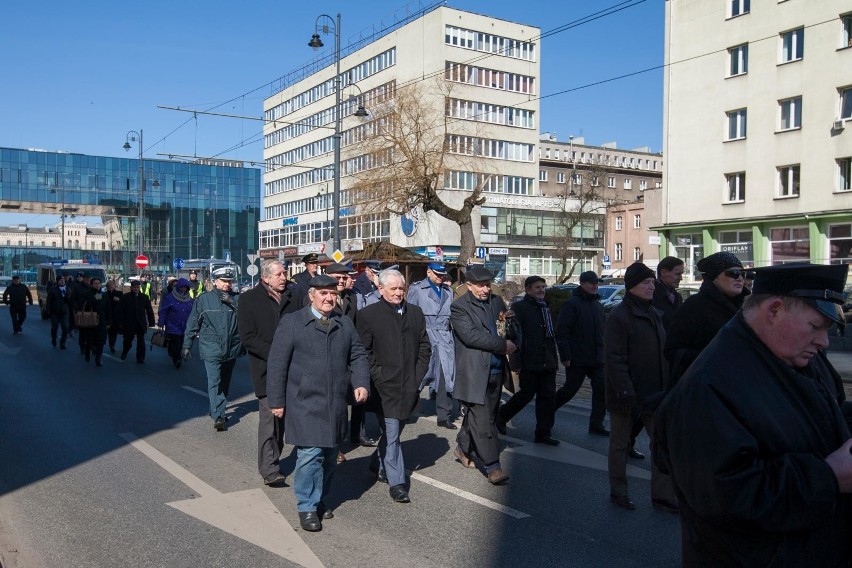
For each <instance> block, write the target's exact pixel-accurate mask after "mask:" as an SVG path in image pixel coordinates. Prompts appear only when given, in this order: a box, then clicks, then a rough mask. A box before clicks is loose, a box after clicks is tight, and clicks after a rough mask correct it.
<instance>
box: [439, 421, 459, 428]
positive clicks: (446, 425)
mask: <svg viewBox="0 0 852 568" xmlns="http://www.w3.org/2000/svg"><path fill="white" fill-rule="evenodd" d="M438 426H439V427H441V428H446V429H447V430H458V427H457V426H456V425H455V424H453V423H452V422H450V421H449V420H438Z"/></svg>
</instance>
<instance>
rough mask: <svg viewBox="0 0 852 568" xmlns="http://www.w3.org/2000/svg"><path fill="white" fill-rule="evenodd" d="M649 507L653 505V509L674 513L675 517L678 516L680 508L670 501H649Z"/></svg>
mask: <svg viewBox="0 0 852 568" xmlns="http://www.w3.org/2000/svg"><path fill="white" fill-rule="evenodd" d="M651 505H653V506H654V508H655V509H659V510H660V511H664V512H666V513H674V514H675V515H677V514H680V506H679V505H678V504H677V501H672V500H670V499H651Z"/></svg>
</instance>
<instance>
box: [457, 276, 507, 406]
mask: <svg viewBox="0 0 852 568" xmlns="http://www.w3.org/2000/svg"><path fill="white" fill-rule="evenodd" d="M505 311H506V303H505V302H504V301H503V298H501V297H500V296H497V295H495V294H491V296H490V298H489V300H488V303H487V304H483V302H480V301H479V300H477V299H476V298H474V297H473V294H471V293H470V292H467V293H466V294H465V295H463V296H462V297H461V298H459V299H458V300H456V301H455V302H453V305H452V306H450V323H451V324H452V326H453V337H454V338H455V353H456V384H455V386H454V387H453V398H455V399H458V400H461V401H464V402H467V403H470V404H485V391H486V389H487V388H488V377H489V375H490V374H491V355H492V354H493V355H497V356H498V357H500V358H502V360H503V385H504V386H505V387H507V388H509V390H513V388H514V387H513V385H512V376H511V373H510V372H509V362H508V361H507V360H506V339H504V338H502V337H500V336H498V335H494V334H493V333H492V331H491V326H492V323H493V322H496V320H497V319H498V317H499V315H500V313H501V312H505Z"/></svg>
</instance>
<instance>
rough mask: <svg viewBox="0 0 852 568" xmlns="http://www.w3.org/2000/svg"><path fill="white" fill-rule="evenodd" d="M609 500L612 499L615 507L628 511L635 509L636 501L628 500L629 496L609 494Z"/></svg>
mask: <svg viewBox="0 0 852 568" xmlns="http://www.w3.org/2000/svg"><path fill="white" fill-rule="evenodd" d="M609 500H610V501H612V504H613V505H615V506H616V507H621V508H622V509H627V510H628V511H633V510H635V509H636V503H634V502H633V501H631V500H630V497H628V496H627V495H622V496H619V495H610V496H609Z"/></svg>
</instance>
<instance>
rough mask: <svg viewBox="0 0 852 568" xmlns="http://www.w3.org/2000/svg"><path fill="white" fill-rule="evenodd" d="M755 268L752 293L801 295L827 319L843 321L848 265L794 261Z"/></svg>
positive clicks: (799, 296)
mask: <svg viewBox="0 0 852 568" xmlns="http://www.w3.org/2000/svg"><path fill="white" fill-rule="evenodd" d="M755 272H756V276H755V279H754V286H753V287H752V293H753V294H770V295H773V296H792V297H795V298H801V299H802V300H803V301H804V302H805V303H807V304H808V305H809V306H811V307H812V308H814V309H815V310H817V311H818V312H819V313H821V314H823V315H824V316H825V317H827V318H829V319H830V320H831V321H833V322H835V323H838V324H841V325H844V324H845V318H844V317H843V307H842V306H843V288H844V286H845V285H846V276H847V274H848V273H849V267H848V265H846V264H810V263H801V264H799V263H794V264H781V265H778V266H766V267H764V268H758V269H756V270H755Z"/></svg>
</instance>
